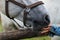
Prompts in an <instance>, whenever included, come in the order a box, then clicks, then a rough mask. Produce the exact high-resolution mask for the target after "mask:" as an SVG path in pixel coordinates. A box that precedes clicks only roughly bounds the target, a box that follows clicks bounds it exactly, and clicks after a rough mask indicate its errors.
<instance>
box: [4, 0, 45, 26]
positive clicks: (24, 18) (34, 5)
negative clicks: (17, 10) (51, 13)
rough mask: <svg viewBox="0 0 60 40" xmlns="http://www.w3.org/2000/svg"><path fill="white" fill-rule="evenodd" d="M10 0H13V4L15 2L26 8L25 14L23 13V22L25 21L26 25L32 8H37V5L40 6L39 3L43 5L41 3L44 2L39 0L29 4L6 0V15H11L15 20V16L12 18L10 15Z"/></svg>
mask: <svg viewBox="0 0 60 40" xmlns="http://www.w3.org/2000/svg"><path fill="white" fill-rule="evenodd" d="M9 2H12V3H13V4H15V5H17V6H19V7H21V8H23V9H25V10H24V15H23V23H24V25H25V26H27V25H26V19H27V14H29V12H30V10H31V9H33V8H35V7H37V6H39V5H41V4H44V3H43V2H42V1H39V2H36V3H34V4H32V5H29V6H27V5H25V4H21V3H18V2H16V1H15V0H6V1H5V10H6V15H7V17H9V18H10V19H13V20H14V17H12V18H11V17H10V15H9V7H8V5H9ZM14 21H15V20H14ZM15 22H16V21H15ZM16 23H17V22H16ZM17 24H18V23H17ZM18 25H19V24H18ZM19 26H20V25H19Z"/></svg>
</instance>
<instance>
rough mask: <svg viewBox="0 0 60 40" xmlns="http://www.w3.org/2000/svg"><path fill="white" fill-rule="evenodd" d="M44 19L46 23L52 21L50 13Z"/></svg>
mask: <svg viewBox="0 0 60 40" xmlns="http://www.w3.org/2000/svg"><path fill="white" fill-rule="evenodd" d="M44 21H45V23H46V24H47V25H48V24H49V23H50V18H49V16H48V15H46V16H45V17H44Z"/></svg>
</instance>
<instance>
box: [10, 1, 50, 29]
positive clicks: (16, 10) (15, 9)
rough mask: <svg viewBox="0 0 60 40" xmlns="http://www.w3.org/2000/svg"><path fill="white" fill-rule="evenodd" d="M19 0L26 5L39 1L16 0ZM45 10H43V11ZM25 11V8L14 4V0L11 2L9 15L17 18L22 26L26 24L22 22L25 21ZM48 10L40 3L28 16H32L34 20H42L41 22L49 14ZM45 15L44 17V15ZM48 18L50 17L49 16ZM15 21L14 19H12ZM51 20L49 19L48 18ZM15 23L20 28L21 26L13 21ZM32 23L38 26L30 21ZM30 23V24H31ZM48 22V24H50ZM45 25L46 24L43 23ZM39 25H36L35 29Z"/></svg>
mask: <svg viewBox="0 0 60 40" xmlns="http://www.w3.org/2000/svg"><path fill="white" fill-rule="evenodd" d="M15 1H17V2H19V3H20V2H21V3H22V4H25V5H31V4H33V3H36V2H38V0H33V1H32V0H19V1H18V0H15ZM42 10H43V11H42ZM23 11H24V9H23V8H21V7H19V6H17V5H15V4H13V3H12V2H9V15H10V17H14V18H15V20H16V21H17V22H18V23H19V24H20V25H22V26H24V25H23V24H22V23H21V22H23ZM47 15H48V14H47V11H46V9H45V8H44V6H43V5H39V6H37V7H36V8H34V9H32V10H31V11H30V12H29V15H28V17H30V18H32V19H33V20H37V21H40V22H41V23H42V22H43V21H42V20H43V19H45V17H46V16H47ZM43 16H44V17H43ZM47 18H48V17H47ZM12 21H13V20H12ZM48 21H49V20H48ZM13 23H14V24H15V26H17V27H18V28H19V26H18V25H17V24H16V23H15V22H14V21H13ZM29 23H30V24H32V26H37V25H38V24H37V25H34V24H33V23H32V21H30V22H29ZM29 23H28V24H29ZM48 24H49V22H48ZM48 24H47V25H48ZM43 25H44V24H43ZM34 28H35V27H34ZM37 28H39V27H36V28H35V29H37Z"/></svg>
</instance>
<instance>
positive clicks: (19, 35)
mask: <svg viewBox="0 0 60 40" xmlns="http://www.w3.org/2000/svg"><path fill="white" fill-rule="evenodd" d="M35 36H40V33H39V32H35V31H31V30H24V31H21V30H15V31H11V32H2V33H0V40H18V39H23V38H30V37H35Z"/></svg>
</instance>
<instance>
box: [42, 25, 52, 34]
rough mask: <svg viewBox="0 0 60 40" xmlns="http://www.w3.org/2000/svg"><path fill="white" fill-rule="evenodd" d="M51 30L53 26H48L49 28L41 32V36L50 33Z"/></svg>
mask: <svg viewBox="0 0 60 40" xmlns="http://www.w3.org/2000/svg"><path fill="white" fill-rule="evenodd" d="M50 29H51V26H48V27H47V28H43V29H42V31H41V34H45V33H48V32H49V31H50Z"/></svg>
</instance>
